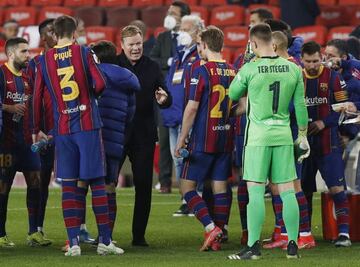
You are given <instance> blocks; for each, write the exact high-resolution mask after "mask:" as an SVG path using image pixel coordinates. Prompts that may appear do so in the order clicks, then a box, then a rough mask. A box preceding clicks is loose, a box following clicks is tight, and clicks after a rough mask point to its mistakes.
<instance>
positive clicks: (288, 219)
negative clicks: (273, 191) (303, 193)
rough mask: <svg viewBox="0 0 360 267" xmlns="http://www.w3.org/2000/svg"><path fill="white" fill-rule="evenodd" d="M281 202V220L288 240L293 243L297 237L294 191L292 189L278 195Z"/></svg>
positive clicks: (297, 218) (297, 220)
mask: <svg viewBox="0 0 360 267" xmlns="http://www.w3.org/2000/svg"><path fill="white" fill-rule="evenodd" d="M280 196H281V200H282V202H283V210H282V213H283V219H284V223H285V227H286V231H287V234H288V240H289V241H291V240H293V241H295V243H296V244H297V239H298V235H299V217H300V216H299V205H298V203H297V200H296V197H295V191H294V190H293V189H291V190H287V191H285V192H282V193H280Z"/></svg>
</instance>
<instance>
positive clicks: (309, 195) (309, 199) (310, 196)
mask: <svg viewBox="0 0 360 267" xmlns="http://www.w3.org/2000/svg"><path fill="white" fill-rule="evenodd" d="M304 194H305V197H306V201H307V204H308V205H307V206H308V214H309V225H310V230H311V217H312V199H313V193H312V192H304Z"/></svg>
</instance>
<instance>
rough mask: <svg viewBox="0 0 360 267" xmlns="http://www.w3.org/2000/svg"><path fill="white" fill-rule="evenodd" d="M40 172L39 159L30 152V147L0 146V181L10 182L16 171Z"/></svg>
mask: <svg viewBox="0 0 360 267" xmlns="http://www.w3.org/2000/svg"><path fill="white" fill-rule="evenodd" d="M39 170H40V157H39V154H38V153H34V152H32V151H31V146H30V145H23V146H17V147H14V148H4V147H2V146H0V180H3V181H8V180H12V179H13V178H14V176H15V173H16V172H17V171H19V172H32V171H39Z"/></svg>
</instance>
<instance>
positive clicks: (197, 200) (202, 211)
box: [184, 190, 213, 227]
mask: <svg viewBox="0 0 360 267" xmlns="http://www.w3.org/2000/svg"><path fill="white" fill-rule="evenodd" d="M184 199H185V200H186V203H187V204H188V206H189V208H190V209H191V210H193V211H194V214H195V216H196V218H197V219H198V220H199V221H200V222H201V223H202V225H203V226H204V227H206V226H208V225H209V224H211V223H213V221H212V220H211V218H210V215H209V211H208V208H207V207H206V204H205V202H204V200H203V199H202V198H201V197H200V196H199V195H198V193H197V192H196V191H195V190H192V191H189V192H187V193H186V194H185V195H184Z"/></svg>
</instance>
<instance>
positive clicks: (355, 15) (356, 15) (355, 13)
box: [348, 6, 360, 26]
mask: <svg viewBox="0 0 360 267" xmlns="http://www.w3.org/2000/svg"><path fill="white" fill-rule="evenodd" d="M348 14H349V20H350V25H353V26H356V25H360V6H358V7H353V8H351V9H349V13H348Z"/></svg>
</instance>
